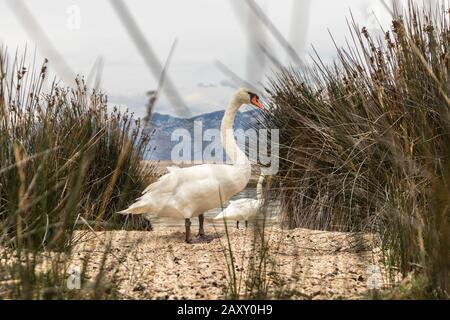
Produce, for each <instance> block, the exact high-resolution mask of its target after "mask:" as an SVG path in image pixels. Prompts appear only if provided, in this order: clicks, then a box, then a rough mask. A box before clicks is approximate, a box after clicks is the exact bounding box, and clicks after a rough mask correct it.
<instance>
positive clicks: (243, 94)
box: [235, 88, 263, 109]
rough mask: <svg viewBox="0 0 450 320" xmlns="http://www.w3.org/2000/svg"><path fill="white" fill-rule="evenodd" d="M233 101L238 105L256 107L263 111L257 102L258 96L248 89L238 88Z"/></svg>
mask: <svg viewBox="0 0 450 320" xmlns="http://www.w3.org/2000/svg"><path fill="white" fill-rule="evenodd" d="M235 99H236V100H237V102H238V103H240V104H241V105H242V104H251V105H254V106H255V107H257V108H258V109H263V105H262V104H261V102H260V101H259V97H258V95H257V94H256V93H255V92H254V91H253V90H250V89H247V88H240V89H239V90H238V91H237V92H236V93H235Z"/></svg>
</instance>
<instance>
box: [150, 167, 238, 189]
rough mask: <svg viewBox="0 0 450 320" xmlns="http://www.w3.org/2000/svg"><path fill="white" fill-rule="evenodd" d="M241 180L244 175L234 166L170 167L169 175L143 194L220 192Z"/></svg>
mask: <svg viewBox="0 0 450 320" xmlns="http://www.w3.org/2000/svg"><path fill="white" fill-rule="evenodd" d="M168 169H169V168H168ZM241 178H242V175H241V174H239V173H237V172H235V169H234V168H233V166H228V165H214V164H204V165H201V166H194V167H189V168H175V167H170V169H169V173H168V174H166V175H164V176H162V177H161V178H159V180H158V181H156V182H155V183H153V184H151V185H149V186H148V187H147V188H146V189H145V190H144V191H143V192H142V194H146V193H149V192H157V193H158V194H161V193H168V192H174V191H175V190H176V189H178V188H183V189H184V190H187V191H192V190H193V189H192V188H194V191H195V189H206V190H208V189H214V192H218V190H219V186H220V188H221V189H222V191H224V190H228V189H230V188H232V187H233V185H234V184H238V183H239V179H241ZM216 190H217V191H216Z"/></svg>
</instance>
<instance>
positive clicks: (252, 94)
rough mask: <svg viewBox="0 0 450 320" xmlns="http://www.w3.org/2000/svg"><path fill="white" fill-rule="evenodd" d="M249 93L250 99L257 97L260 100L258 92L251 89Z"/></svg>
mask: <svg viewBox="0 0 450 320" xmlns="http://www.w3.org/2000/svg"><path fill="white" fill-rule="evenodd" d="M247 93H248V95H249V96H250V101H252V99H253V98H256V99H257V100H258V101H259V96H258V95H257V94H256V93H253V92H250V91H248V92H247Z"/></svg>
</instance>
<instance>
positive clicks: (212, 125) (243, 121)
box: [146, 110, 261, 160]
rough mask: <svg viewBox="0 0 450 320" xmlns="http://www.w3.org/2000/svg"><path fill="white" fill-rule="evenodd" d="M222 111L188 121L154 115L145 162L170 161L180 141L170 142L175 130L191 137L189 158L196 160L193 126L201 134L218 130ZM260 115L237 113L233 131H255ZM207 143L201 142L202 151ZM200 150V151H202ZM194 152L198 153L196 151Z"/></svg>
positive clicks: (158, 114)
mask: <svg viewBox="0 0 450 320" xmlns="http://www.w3.org/2000/svg"><path fill="white" fill-rule="evenodd" d="M223 115H224V111H223V110H222V111H216V112H211V113H205V114H201V115H198V116H195V117H193V118H190V119H183V118H178V117H175V116H171V115H166V114H160V113H154V114H153V115H152V121H151V127H150V129H149V130H150V131H151V142H150V147H151V148H150V150H149V152H148V153H147V155H146V159H147V160H170V159H171V153H172V149H173V148H174V146H175V145H177V144H178V143H179V142H180V141H179V140H178V141H171V140H172V134H173V133H174V132H175V131H176V130H177V129H185V130H187V132H189V134H190V136H191V137H192V147H191V150H192V151H191V152H192V153H191V158H192V159H198V157H199V156H200V155H198V154H194V151H193V150H194V147H193V140H194V124H195V123H197V124H200V125H201V126H198V127H197V128H201V129H202V132H203V134H204V133H205V131H206V130H208V129H217V130H219V129H220V125H221V122H222V117H223ZM260 123H261V114H260V111H259V110H250V111H246V112H238V113H237V115H236V120H235V123H234V129H235V130H238V129H243V130H244V131H245V130H248V129H251V128H254V129H257V128H259V127H260ZM208 143H210V142H208V141H204V142H203V150H204V149H205V147H206V145H207V144H208ZM203 150H202V151H203ZM196 152H199V151H198V150H197V151H196Z"/></svg>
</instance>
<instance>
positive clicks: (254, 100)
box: [247, 92, 263, 109]
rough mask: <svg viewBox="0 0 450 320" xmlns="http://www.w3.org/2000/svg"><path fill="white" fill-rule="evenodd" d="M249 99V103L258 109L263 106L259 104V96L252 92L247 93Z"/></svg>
mask: <svg viewBox="0 0 450 320" xmlns="http://www.w3.org/2000/svg"><path fill="white" fill-rule="evenodd" d="M247 93H248V95H249V97H250V103H251V104H252V105H254V106H255V107H257V108H258V109H263V105H262V104H261V102H259V96H258V95H257V94H256V93H253V92H247Z"/></svg>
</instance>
